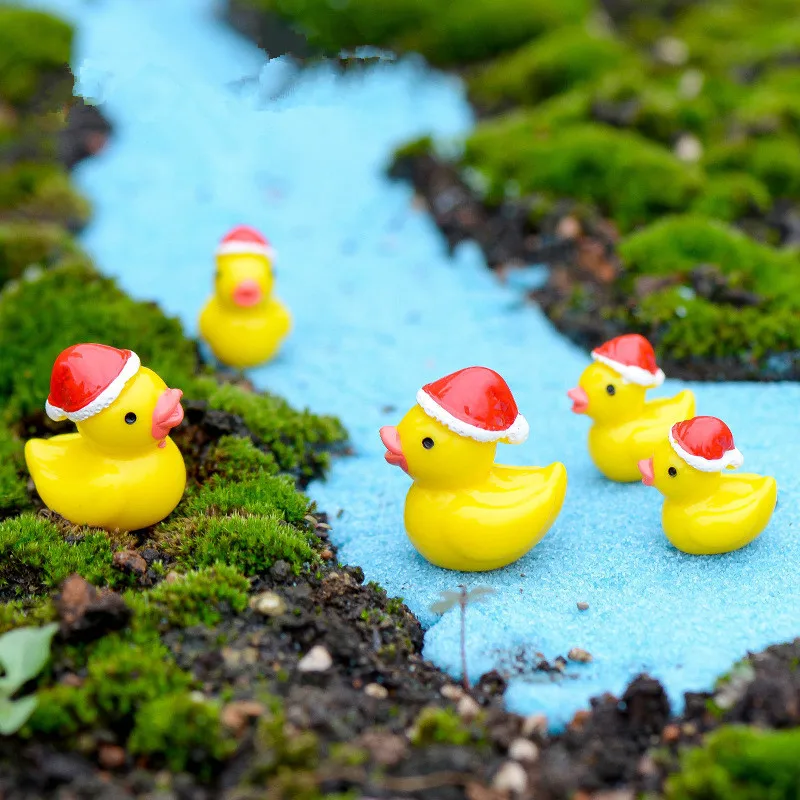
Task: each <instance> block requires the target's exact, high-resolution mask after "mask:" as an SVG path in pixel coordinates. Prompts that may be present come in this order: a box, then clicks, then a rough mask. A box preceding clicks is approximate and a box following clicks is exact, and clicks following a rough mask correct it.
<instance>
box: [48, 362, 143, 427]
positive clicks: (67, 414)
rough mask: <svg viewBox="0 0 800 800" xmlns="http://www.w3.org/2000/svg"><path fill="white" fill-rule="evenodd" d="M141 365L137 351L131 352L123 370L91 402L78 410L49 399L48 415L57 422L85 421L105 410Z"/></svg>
mask: <svg viewBox="0 0 800 800" xmlns="http://www.w3.org/2000/svg"><path fill="white" fill-rule="evenodd" d="M140 367H141V362H140V361H139V356H137V355H136V353H131V354H130V356H129V358H128V360H127V361H126V362H125V365H124V366H123V367H122V372H120V373H119V375H117V377H116V378H114V380H113V381H111V383H110V384H109V385H108V386H107V387H106V388H105V389H103V391H102V392H101V393H100V394H99V395H98V396H97V397H95V399H94V400H92V402H91V403H89V404H88V405H85V406H84V407H83V408H79V409H78V410H77V411H64V409H63V408H59V407H58V406H54V405H53V404H52V403H51V402H50V401H49V400H48V401H47V402H46V403H45V405H44V409H45V411H46V412H47V416H48V417H50V419H52V420H54V421H55V422H60V421H61V420H65V419H68V420H70V421H71V422H83V421H84V420H87V419H89V417H93V416H95V414H99V413H100V412H101V411H105V409H107V408H108V407H109V406H110V405H111V404H112V403H113V402H114V401H115V400H116V399H117V398H118V397H119V396H120V395H121V394H122V390H123V389H124V388H125V384H126V383H128V381H129V380H130V379H131V378H132V377H133V376H134V375H136V373H137V372H138V371H139V368H140Z"/></svg>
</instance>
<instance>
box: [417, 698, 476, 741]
mask: <svg viewBox="0 0 800 800" xmlns="http://www.w3.org/2000/svg"><path fill="white" fill-rule="evenodd" d="M474 739H475V735H474V731H472V730H471V729H470V728H469V727H467V726H466V725H465V724H464V723H463V722H462V720H461V718H460V717H459V716H458V714H456V712H455V711H453V709H452V708H434V707H428V708H424V709H422V711H421V712H420V715H419V716H418V717H417V720H416V722H415V723H414V729H413V731H412V734H411V743H412V744H413V745H414V746H415V747H426V746H429V745H433V744H455V745H466V744H470V743H471V742H473V740H474Z"/></svg>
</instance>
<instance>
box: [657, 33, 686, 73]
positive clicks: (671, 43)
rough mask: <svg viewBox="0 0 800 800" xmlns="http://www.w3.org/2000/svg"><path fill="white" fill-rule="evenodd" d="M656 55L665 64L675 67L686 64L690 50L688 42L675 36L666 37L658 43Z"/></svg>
mask: <svg viewBox="0 0 800 800" xmlns="http://www.w3.org/2000/svg"><path fill="white" fill-rule="evenodd" d="M656 55H657V56H658V57H659V58H660V59H661V60H662V61H663V62H664V63H665V64H671V65H672V66H673V67H679V66H680V65H681V64H685V63H686V62H687V61H688V59H689V48H688V47H687V46H686V42H684V41H681V40H680V39H676V38H675V37H674V36H665V37H664V38H663V39H659V40H658V41H657V42H656Z"/></svg>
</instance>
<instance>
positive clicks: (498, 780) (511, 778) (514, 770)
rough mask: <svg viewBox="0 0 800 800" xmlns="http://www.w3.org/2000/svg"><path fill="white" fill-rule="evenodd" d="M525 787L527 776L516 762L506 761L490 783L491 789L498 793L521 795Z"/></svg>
mask: <svg viewBox="0 0 800 800" xmlns="http://www.w3.org/2000/svg"><path fill="white" fill-rule="evenodd" d="M527 786H528V776H527V774H526V773H525V770H524V769H523V768H522V767H521V766H520V765H519V764H517V762H516V761H506V763H505V764H503V766H502V767H500V769H499V770H498V771H497V775H495V776H494V780H493V781H492V787H493V788H494V789H497V791H498V792H513V793H514V794H522V793H523V792H524V791H525V789H526V788H527Z"/></svg>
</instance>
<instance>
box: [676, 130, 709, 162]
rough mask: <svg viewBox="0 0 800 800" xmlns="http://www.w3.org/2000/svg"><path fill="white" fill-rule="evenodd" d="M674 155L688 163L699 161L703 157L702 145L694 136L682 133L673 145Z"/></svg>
mask: <svg viewBox="0 0 800 800" xmlns="http://www.w3.org/2000/svg"><path fill="white" fill-rule="evenodd" d="M675 155H676V156H677V157H678V158H679V159H680V160H681V161H686V162H689V163H692V162H695V161H699V160H700V158H701V157H702V155H703V145H702V144H701V143H700V140H699V139H698V138H697V137H696V136H692V135H691V134H690V133H684V134H683V136H681V137H680V139H678V141H677V142H676V144H675Z"/></svg>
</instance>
